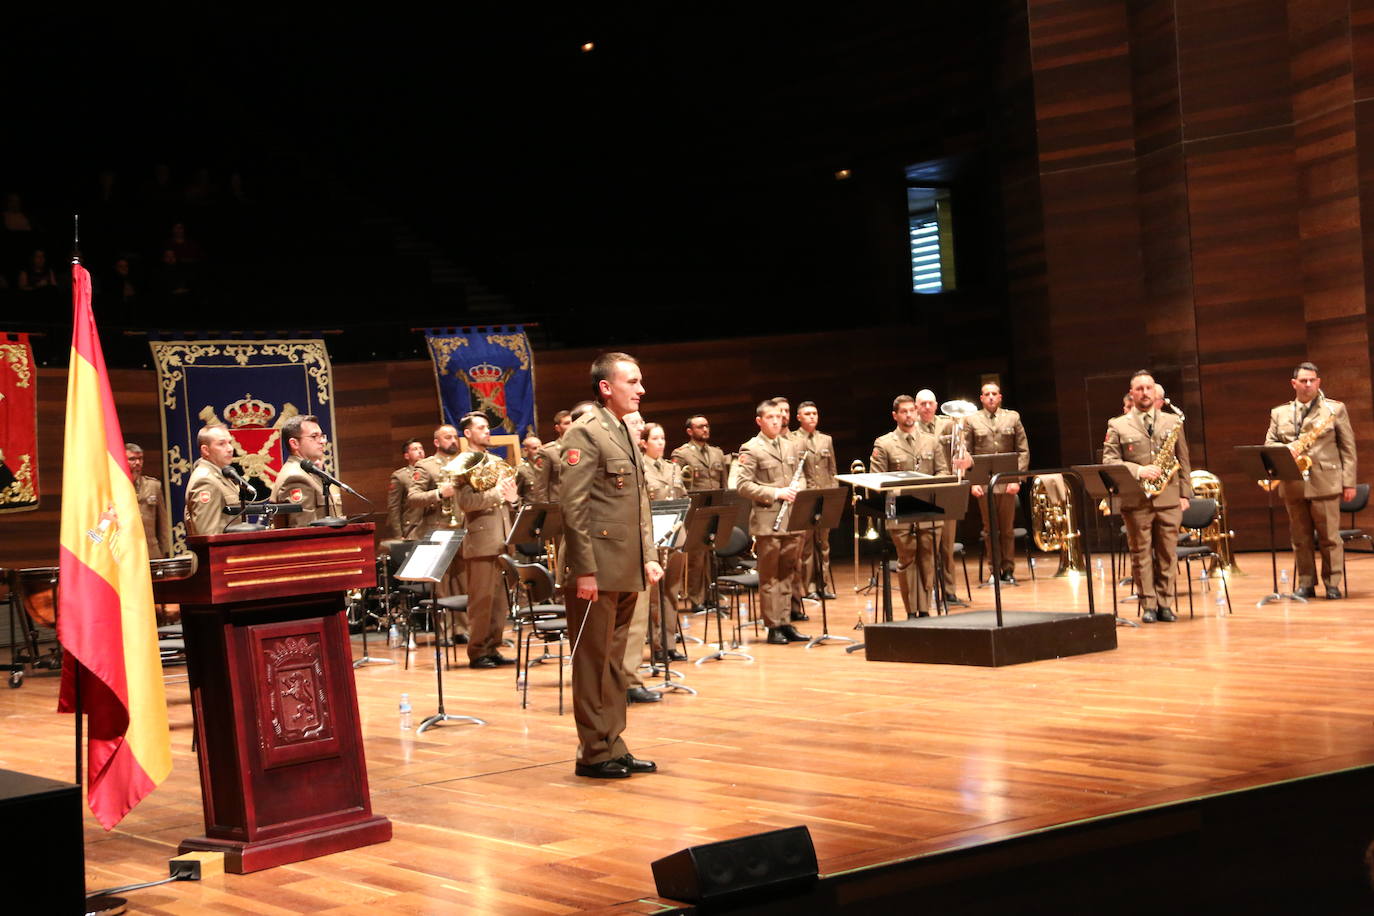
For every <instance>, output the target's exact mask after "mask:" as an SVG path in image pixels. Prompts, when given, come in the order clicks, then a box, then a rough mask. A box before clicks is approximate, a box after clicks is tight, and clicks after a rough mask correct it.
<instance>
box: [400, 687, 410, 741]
mask: <svg viewBox="0 0 1374 916" xmlns="http://www.w3.org/2000/svg"><path fill="white" fill-rule="evenodd" d="M400 709H401V731H403V732H406V731H410V694H408V693H403V694H401V706H400Z"/></svg>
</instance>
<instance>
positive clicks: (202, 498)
mask: <svg viewBox="0 0 1374 916" xmlns="http://www.w3.org/2000/svg"><path fill="white" fill-rule="evenodd" d="M209 501H210V491H209V490H201V491H200V492H199V493H197V494H196V502H199V503H208V502H209Z"/></svg>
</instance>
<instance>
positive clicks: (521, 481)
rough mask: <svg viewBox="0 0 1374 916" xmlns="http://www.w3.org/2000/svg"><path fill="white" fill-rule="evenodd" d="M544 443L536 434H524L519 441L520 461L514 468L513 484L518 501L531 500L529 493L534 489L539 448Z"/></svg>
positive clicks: (525, 501)
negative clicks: (517, 494)
mask: <svg viewBox="0 0 1374 916" xmlns="http://www.w3.org/2000/svg"><path fill="white" fill-rule="evenodd" d="M543 446H544V443H543V441H542V440H540V438H539V437H538V436H526V437H525V438H524V440H523V441H522V442H521V443H520V454H521V459H522V460H521V462H520V467H518V468H516V469H515V474H516V477H515V486H516V489H517V490H518V491H519V493H520V502H522V503H528V502H533V500H532V499H531V497H530V493H531V492H532V491H533V490H534V485H535V482H536V480H537V478H538V471H539V465H538V464H537V459H538V458H539V450H540V449H541V448H543Z"/></svg>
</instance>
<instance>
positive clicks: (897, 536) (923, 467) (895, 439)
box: [868, 394, 950, 617]
mask: <svg viewBox="0 0 1374 916" xmlns="http://www.w3.org/2000/svg"><path fill="white" fill-rule="evenodd" d="M917 417H918V415H917V412H916V400H915V399H914V398H913V397H912V396H911V395H909V394H899V395H898V396H897V397H896V398H894V399H893V400H892V419H894V420H896V421H897V428H896V429H894V430H893V431H892V432H890V433H886V434H885V435H882V436H879V437H878V438H877V439H875V440H874V441H873V455H872V457H870V458H869V464H868V469H869V470H870V471H872V472H873V473H875V474H885V473H887V472H889V471H918V472H920V473H922V474H948V473H949V472H950V470H949V456H948V455H946V454H945V450H944V449H943V448H941V446H940V440H939V439H937V438H936V437H935V436H934V435H932V434H930V433H926V432H922V431H921V430H920V429H919V428H918V426H917V422H916V421H917ZM939 524H940V525H942V526H943V524H944V523H943V522H941V523H939ZM887 533H888V535H889V536H890V537H891V538H892V544H893V546H894V547H896V548H897V581H898V583H899V584H900V586H901V590H902V605H903V606H904V607H905V608H906V615H907V616H908V617H928V616H929V615H930V596H931V593H932V592H933V591H934V590H935V538H936V531H933V530H931V528H930V526H929V524H921V525H914V524H909V523H900V522H888V524H887Z"/></svg>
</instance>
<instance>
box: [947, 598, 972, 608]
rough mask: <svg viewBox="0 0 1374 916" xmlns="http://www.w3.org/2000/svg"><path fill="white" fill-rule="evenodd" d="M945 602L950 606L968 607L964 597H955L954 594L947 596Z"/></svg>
mask: <svg viewBox="0 0 1374 916" xmlns="http://www.w3.org/2000/svg"><path fill="white" fill-rule="evenodd" d="M945 604H948V605H949V606H950V607H968V602H967V601H965V600H964V599H963V598H955V597H954V596H952V595H946V596H945Z"/></svg>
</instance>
